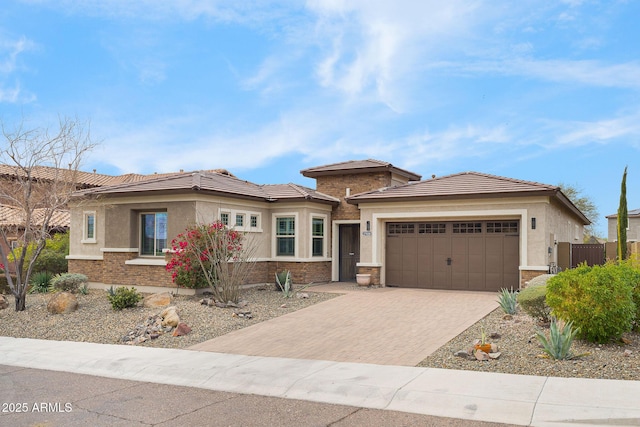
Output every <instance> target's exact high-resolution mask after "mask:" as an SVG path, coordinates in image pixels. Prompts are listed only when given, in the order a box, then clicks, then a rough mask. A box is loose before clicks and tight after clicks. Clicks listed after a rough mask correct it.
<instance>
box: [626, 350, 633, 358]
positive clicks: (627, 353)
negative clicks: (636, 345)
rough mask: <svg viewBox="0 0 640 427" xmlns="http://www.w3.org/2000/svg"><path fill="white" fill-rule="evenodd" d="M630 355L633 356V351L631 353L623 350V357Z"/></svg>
mask: <svg viewBox="0 0 640 427" xmlns="http://www.w3.org/2000/svg"><path fill="white" fill-rule="evenodd" d="M632 354H633V351H631V350H625V351H624V356H625V357H630V356H631V355H632Z"/></svg>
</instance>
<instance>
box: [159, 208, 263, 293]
mask: <svg viewBox="0 0 640 427" xmlns="http://www.w3.org/2000/svg"><path fill="white" fill-rule="evenodd" d="M253 249H254V247H253V245H251V244H250V242H247V239H246V236H245V235H244V234H243V233H239V232H237V231H235V230H233V229H230V228H228V227H227V226H225V225H224V224H222V223H221V222H220V221H216V222H213V223H211V224H195V225H191V226H189V227H187V229H186V230H185V231H184V232H182V233H180V234H178V236H176V238H175V239H173V241H172V242H171V252H172V253H173V256H172V258H171V260H170V261H169V262H168V263H167V266H166V269H167V271H169V272H171V278H172V279H173V282H174V283H175V284H176V285H178V286H183V287H187V288H205V287H209V288H211V292H212V293H213V295H214V298H215V299H217V300H218V301H220V302H224V303H226V302H237V300H238V297H239V287H240V285H241V284H243V282H244V280H245V279H246V278H247V277H248V274H249V272H250V269H251V267H252V266H253V261H252V260H251V258H252V257H251V255H252V254H253Z"/></svg>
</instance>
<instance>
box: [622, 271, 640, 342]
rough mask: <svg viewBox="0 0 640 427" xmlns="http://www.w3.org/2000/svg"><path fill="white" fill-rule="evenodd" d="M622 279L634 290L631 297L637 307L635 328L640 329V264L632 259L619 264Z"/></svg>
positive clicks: (634, 321)
mask: <svg viewBox="0 0 640 427" xmlns="http://www.w3.org/2000/svg"><path fill="white" fill-rule="evenodd" d="M619 268H620V272H621V274H622V280H623V281H624V282H626V283H628V284H629V285H630V286H631V287H632V288H633V290H632V291H631V299H632V300H633V303H634V305H635V307H636V312H635V316H634V319H633V327H634V329H636V330H638V329H640V265H639V264H638V263H637V262H634V261H632V260H627V261H622V262H621V263H620V264H619Z"/></svg>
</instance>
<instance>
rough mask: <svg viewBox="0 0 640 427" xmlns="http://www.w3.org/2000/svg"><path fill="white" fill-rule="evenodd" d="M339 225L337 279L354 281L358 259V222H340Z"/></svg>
mask: <svg viewBox="0 0 640 427" xmlns="http://www.w3.org/2000/svg"><path fill="white" fill-rule="evenodd" d="M339 227H340V228H339V230H340V233H339V235H340V237H339V238H340V244H339V245H340V254H339V255H338V256H339V258H340V277H339V280H340V281H341V282H354V281H355V280H356V271H357V269H356V264H357V263H358V262H359V261H360V224H341V225H340V226H339Z"/></svg>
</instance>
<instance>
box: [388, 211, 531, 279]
mask: <svg viewBox="0 0 640 427" xmlns="http://www.w3.org/2000/svg"><path fill="white" fill-rule="evenodd" d="M519 225H520V224H519V221H514V220H509V221H464V222H415V223H413V222H412V223H388V224H387V238H386V243H387V244H386V284H387V285H388V286H401V287H409V288H427V289H465V290H478V291H498V290H500V289H502V288H507V289H510V288H512V287H513V288H514V289H517V288H518V281H519V274H518V266H519V259H520V255H519V247H520V245H519V241H520V238H519Z"/></svg>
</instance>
